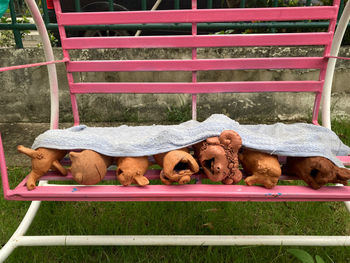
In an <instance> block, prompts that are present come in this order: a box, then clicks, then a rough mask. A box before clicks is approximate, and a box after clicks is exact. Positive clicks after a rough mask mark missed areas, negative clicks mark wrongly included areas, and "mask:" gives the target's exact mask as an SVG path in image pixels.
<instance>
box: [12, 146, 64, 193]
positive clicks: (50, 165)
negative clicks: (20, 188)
mask: <svg viewBox="0 0 350 263" xmlns="http://www.w3.org/2000/svg"><path fill="white" fill-rule="evenodd" d="M17 150H18V151H19V152H21V153H24V154H25V155H27V156H29V157H30V158H31V159H32V171H31V172H30V173H29V175H28V179H27V189H28V190H33V189H35V187H36V181H37V180H38V179H39V178H40V177H41V176H43V175H44V174H45V173H47V172H48V171H49V170H50V169H53V170H57V171H59V172H60V173H61V174H62V175H67V170H66V168H64V167H63V166H62V165H61V164H60V160H62V159H63V157H64V156H65V155H66V153H67V152H66V151H63V150H57V149H49V148H42V147H40V148H38V149H36V150H33V149H30V148H27V147H24V146H23V145H18V146H17Z"/></svg>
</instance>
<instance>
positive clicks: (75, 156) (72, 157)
mask: <svg viewBox="0 0 350 263" xmlns="http://www.w3.org/2000/svg"><path fill="white" fill-rule="evenodd" d="M78 155H79V153H78V152H70V153H69V158H71V159H75V158H77V157H78Z"/></svg>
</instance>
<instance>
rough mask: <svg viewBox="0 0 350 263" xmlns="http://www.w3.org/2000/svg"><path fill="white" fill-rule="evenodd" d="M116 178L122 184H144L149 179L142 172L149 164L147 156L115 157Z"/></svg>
mask: <svg viewBox="0 0 350 263" xmlns="http://www.w3.org/2000/svg"><path fill="white" fill-rule="evenodd" d="M116 161H117V172H116V174H117V179H118V181H119V182H120V183H121V184H122V185H124V186H128V185H130V184H138V185H140V186H145V185H148V184H149V180H148V179H147V177H145V176H144V174H145V173H146V171H147V168H148V166H149V161H148V157H147V156H142V157H117V158H116Z"/></svg>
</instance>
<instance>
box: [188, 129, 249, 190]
mask: <svg viewBox="0 0 350 263" xmlns="http://www.w3.org/2000/svg"><path fill="white" fill-rule="evenodd" d="M241 146H242V139H241V137H240V136H239V134H238V133H236V132H235V131H232V130H226V131H223V132H222V133H221V134H220V136H219V137H210V138H208V139H206V140H205V141H203V142H200V143H198V144H195V145H194V146H193V148H194V150H195V155H196V157H197V158H198V160H199V163H200V165H201V166H202V168H203V171H204V173H205V174H206V175H207V176H208V178H209V179H210V180H212V181H214V182H222V183H224V184H234V183H237V182H239V181H240V180H241V179H242V173H241V171H240V170H239V168H238V166H239V163H238V151H239V149H240V148H241Z"/></svg>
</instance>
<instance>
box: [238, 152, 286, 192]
mask: <svg viewBox="0 0 350 263" xmlns="http://www.w3.org/2000/svg"><path fill="white" fill-rule="evenodd" d="M238 158H239V161H240V162H241V164H242V167H243V170H244V172H245V173H247V175H249V176H248V177H247V178H246V179H245V180H244V181H245V182H246V184H247V185H253V184H262V185H264V186H265V187H266V188H273V187H274V186H276V184H277V183H278V179H279V177H280V176H281V173H282V171H281V166H280V163H279V162H278V158H277V156H276V155H270V154H267V153H263V152H258V151H254V150H251V149H247V148H244V149H243V148H242V149H241V151H240V152H239V154H238Z"/></svg>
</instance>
